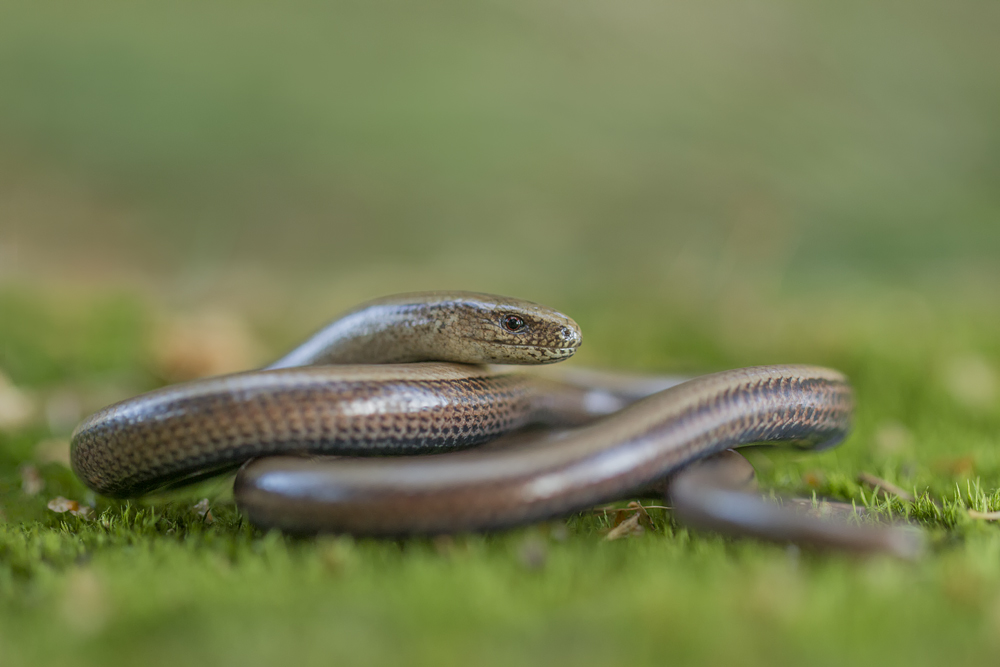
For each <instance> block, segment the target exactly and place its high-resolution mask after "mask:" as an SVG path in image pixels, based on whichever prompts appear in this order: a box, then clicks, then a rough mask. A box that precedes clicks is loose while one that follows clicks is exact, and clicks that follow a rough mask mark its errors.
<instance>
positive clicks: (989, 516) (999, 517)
mask: <svg viewBox="0 0 1000 667" xmlns="http://www.w3.org/2000/svg"><path fill="white" fill-rule="evenodd" d="M969 516H970V517H971V518H973V519H983V520H984V521H1000V512H977V511H976V510H969Z"/></svg>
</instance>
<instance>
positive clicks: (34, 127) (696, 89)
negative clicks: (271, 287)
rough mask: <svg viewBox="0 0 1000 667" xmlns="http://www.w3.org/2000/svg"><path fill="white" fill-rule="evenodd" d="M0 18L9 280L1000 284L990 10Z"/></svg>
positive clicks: (382, 11) (664, 9)
mask: <svg viewBox="0 0 1000 667" xmlns="http://www.w3.org/2000/svg"><path fill="white" fill-rule="evenodd" d="M0 11H2V14H0V91H2V92H0V263H2V264H0V266H2V267H3V270H4V273H6V274H10V273H15V274H17V273H19V272H29V273H30V272H32V271H34V270H36V269H37V268H38V267H44V268H45V269H46V270H47V271H49V272H54V273H55V274H59V275H69V276H71V277H72V279H74V280H78V279H80V277H81V276H87V277H100V278H107V277H110V278H115V279H130V278H131V279H134V278H135V275H134V274H139V275H140V276H143V277H147V278H149V277H152V276H156V277H157V278H163V277H167V278H169V279H176V278H177V277H178V276H188V277H190V276H197V278H194V280H202V281H209V282H211V281H213V280H219V278H218V275H219V272H220V271H223V270H228V269H235V270H239V271H243V272H244V273H246V272H251V273H255V274H257V275H259V274H260V273H261V272H264V274H265V275H266V276H267V277H268V279H271V276H272V275H273V274H277V275H278V276H280V277H282V278H283V279H289V278H291V277H294V278H295V279H298V280H305V281H315V280H317V279H325V280H338V279H339V280H344V281H348V282H354V281H355V279H356V280H358V281H366V280H367V281H372V280H381V281H382V282H383V283H384V284H383V285H380V286H379V288H378V289H373V290H372V291H373V292H375V293H379V291H380V290H384V289H386V288H389V289H393V288H406V287H412V286H416V287H423V286H425V283H426V284H427V285H433V286H438V285H441V286H448V287H455V286H462V287H469V288H480V289H500V288H506V289H514V288H520V289H521V290H522V291H523V290H524V289H525V288H527V291H529V292H532V293H533V294H534V295H535V296H537V297H539V298H541V297H544V296H549V295H550V294H557V293H564V292H567V291H569V292H578V293H584V294H585V293H588V292H590V291H592V290H595V289H602V288H605V287H608V286H611V289H612V293H613V292H614V291H618V290H652V291H654V292H655V291H656V290H660V289H667V290H677V289H691V288H694V287H696V286H698V285H701V286H703V285H705V284H707V283H712V284H713V285H714V287H715V288H716V289H718V288H719V286H720V285H723V286H724V285H726V284H727V283H729V282H745V281H746V276H753V277H755V278H760V279H763V280H764V281H766V286H767V287H774V286H775V285H779V286H784V287H791V288H795V287H798V286H800V285H802V284H803V283H804V282H805V283H807V284H813V283H818V284H821V285H826V286H831V285H832V286H834V287H836V286H838V285H839V284H841V283H842V282H844V281H854V282H857V281H858V280H862V281H869V280H873V281H877V282H885V281H887V282H891V283H894V284H911V283H914V282H915V283H917V284H918V285H921V286H924V285H927V284H936V283H939V282H940V281H941V280H942V279H943V278H944V277H947V278H950V279H952V278H956V277H957V279H958V280H959V281H964V282H960V283H957V284H976V283H980V282H983V281H987V282H990V283H991V285H995V284H996V264H997V261H996V260H997V257H998V253H1000V224H998V222H1000V187H998V183H1000V122H998V121H997V119H998V118H1000V85H998V72H1000V47H998V46H997V39H996V26H997V25H998V21H1000V6H998V5H997V4H996V3H995V2H989V1H988V0H983V1H975V0H971V1H970V0H962V1H960V2H953V3H940V2H927V1H923V0H917V1H908V2H882V3H865V2H847V3H796V2H784V1H769V2H749V3H743V2H731V1H726V0H710V1H708V2H697V3H683V2H647V1H632V0H629V1H626V2H614V3H602V2H590V1H588V2H473V3H468V2H425V3H405V2H386V1H376V2H337V3H319V2H315V3H314V2H292V3H282V4H280V5H272V4H269V3H252V2H233V3H225V2H213V3H197V2H178V3H161V4H157V3H124V2H123V3H109V2H95V3H86V4H79V3H68V2H65V3H59V2H55V3H54V2H33V3H3V5H2V10H0ZM130 271H131V272H132V275H130V274H129V273H128V272H130ZM379 275H381V276H382V278H380V279H378V278H375V277H374V276H379ZM189 280H191V279H190V278H189ZM414 282H417V283H419V284H418V285H414V284H413V283H414ZM702 288H703V287H701V288H699V289H702ZM526 296H527V295H526Z"/></svg>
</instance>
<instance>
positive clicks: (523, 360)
mask: <svg viewBox="0 0 1000 667" xmlns="http://www.w3.org/2000/svg"><path fill="white" fill-rule="evenodd" d="M580 343H581V333H580V327H579V326H577V324H576V322H574V321H573V320H572V319H570V318H569V317H567V316H565V315H563V314H562V313H560V312H558V311H556V310H553V309H551V308H548V307H547V306H542V305H539V304H537V303H532V302H530V301H524V300H522V299H513V298H510V297H504V296H497V295H494V294H480V293H477V292H415V293H411V294H396V295H393V296H388V297H384V298H381V299H377V300H375V301H370V302H368V303H365V304H362V305H361V306H359V307H358V308H357V309H355V310H353V311H352V312H350V313H348V314H346V315H344V316H343V317H341V318H339V319H338V320H336V321H334V322H332V323H331V324H330V325H328V326H327V327H325V328H324V329H322V330H321V331H319V332H318V333H317V334H316V335H315V336H313V337H312V338H310V339H309V340H308V341H306V342H305V343H303V344H302V345H301V346H300V347H299V348H297V349H296V350H294V351H292V352H291V353H290V354H289V355H287V356H286V357H284V358H283V359H281V360H279V361H278V362H276V363H275V364H272V365H271V366H270V368H285V367H289V366H303V365H310V364H345V363H348V364H351V363H400V362H415V361H452V362H458V363H469V364H548V363H554V362H557V361H562V360H563V359H567V358H569V357H570V356H572V355H573V353H574V352H576V350H577V348H578V347H580Z"/></svg>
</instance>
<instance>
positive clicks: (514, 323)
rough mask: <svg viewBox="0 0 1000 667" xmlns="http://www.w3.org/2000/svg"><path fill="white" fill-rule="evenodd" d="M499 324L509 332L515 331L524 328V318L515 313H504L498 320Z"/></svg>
mask: <svg viewBox="0 0 1000 667" xmlns="http://www.w3.org/2000/svg"><path fill="white" fill-rule="evenodd" d="M500 324H501V325H503V328H504V329H506V330H507V331H509V332H511V333H517V332H518V331H520V330H521V329H523V328H524V320H522V319H521V318H520V317H518V316H517V315H504V317H503V319H501V320H500Z"/></svg>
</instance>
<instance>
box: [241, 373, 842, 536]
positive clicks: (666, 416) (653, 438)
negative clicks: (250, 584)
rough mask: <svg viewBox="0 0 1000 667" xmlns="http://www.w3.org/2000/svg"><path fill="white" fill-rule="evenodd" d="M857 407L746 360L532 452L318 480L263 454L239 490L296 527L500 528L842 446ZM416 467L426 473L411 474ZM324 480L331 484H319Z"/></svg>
mask: <svg viewBox="0 0 1000 667" xmlns="http://www.w3.org/2000/svg"><path fill="white" fill-rule="evenodd" d="M852 412H853V395H852V391H851V388H850V386H849V385H848V384H847V382H846V380H845V379H844V378H843V377H842V376H840V375H839V374H837V373H835V372H832V371H828V370H826V369H817V368H810V367H794V366H791V367H763V368H752V369H742V370H737V371H728V372H725V373H719V374H715V375H711V376H706V377H704V378H699V379H697V380H694V381H691V382H689V383H687V384H686V385H681V386H678V387H675V388H673V389H668V390H666V391H663V392H660V393H659V394H655V395H653V396H651V397H649V398H647V399H644V400H642V401H639V402H637V403H635V404H634V405H632V406H630V407H628V408H626V409H624V410H622V411H621V412H619V413H616V414H614V415H612V416H610V417H607V418H605V419H603V420H600V421H599V422H597V423H595V424H594V425H592V426H587V427H583V428H579V429H575V430H573V431H570V432H568V433H567V434H565V435H564V436H563V437H562V438H560V439H557V440H555V441H545V440H542V441H540V442H538V443H536V444H535V445H533V446H532V447H530V448H527V449H524V448H522V449H518V450H516V451H502V450H501V451H485V452H481V451H471V452H456V453H454V454H446V455H443V456H439V457H434V459H433V460H423V461H420V460H416V459H412V458H407V459H394V460H384V461H349V460H342V461H324V462H314V463H312V464H310V467H309V475H308V476H309V477H310V479H311V480H313V481H307V480H306V479H305V478H298V477H296V475H297V474H298V471H299V470H300V469H301V468H302V466H301V464H298V463H296V462H294V461H287V460H269V461H268V460H263V461H259V462H256V463H254V464H252V465H251V466H250V467H248V468H246V469H244V470H243V471H241V473H240V475H239V476H238V477H237V485H236V498H237V502H238V503H239V505H240V507H241V508H242V509H243V510H244V511H245V512H247V513H248V515H249V516H250V518H251V520H252V521H254V522H255V523H257V524H259V525H263V526H277V527H281V528H283V529H286V530H292V531H304V532H314V531H317V530H332V531H347V532H354V533H368V534H379V535H396V534H413V533H439V532H453V531H457V530H483V529H496V528H502V527H505V526H510V525H515V524H520V523H524V522H529V521H536V520H541V519H545V518H548V517H553V516H558V515H562V514H565V513H567V512H572V511H575V510H579V509H582V508H585V507H588V506H592V505H594V504H597V503H601V502H605V501H608V500H614V499H618V498H622V497H628V496H629V495H630V494H633V493H635V492H636V491H637V490H639V489H643V488H648V486H649V485H650V484H651V483H654V482H656V481H658V480H662V479H663V478H664V477H665V476H667V475H670V474H672V473H673V472H675V471H677V470H679V469H681V468H683V467H684V466H686V465H688V464H689V463H691V462H692V461H694V460H696V459H700V458H703V457H706V456H709V455H711V454H713V453H716V452H719V451H722V450H724V449H727V448H730V447H735V446H739V445H745V444H751V443H759V442H795V443H799V444H800V445H802V446H809V447H813V448H819V447H825V446H831V445H833V444H836V442H839V440H840V439H842V438H843V437H844V436H845V435H846V434H847V432H848V430H849V428H850V424H851V415H852ZM272 471H273V473H274V474H276V475H278V476H280V477H281V478H282V479H283V480H284V481H283V483H286V484H287V483H297V482H296V481H295V480H298V481H299V482H301V483H302V484H301V486H299V487H298V490H297V492H296V494H295V497H285V496H281V495H279V494H276V493H272V492H270V491H268V490H266V489H267V485H266V484H262V482H263V481H264V480H266V479H268V478H269V475H271V474H272ZM412 471H419V472H420V474H419V475H418V476H417V477H415V478H412V481H411V479H410V478H409V477H408V474H409V472H412ZM484 471H487V472H484ZM317 475H318V476H319V477H317ZM318 478H322V485H321V487H320V486H317V487H316V488H312V487H310V484H312V483H314V481H315V480H316V479H318ZM428 480H429V481H428ZM437 480H447V481H440V482H439V481H437Z"/></svg>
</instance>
